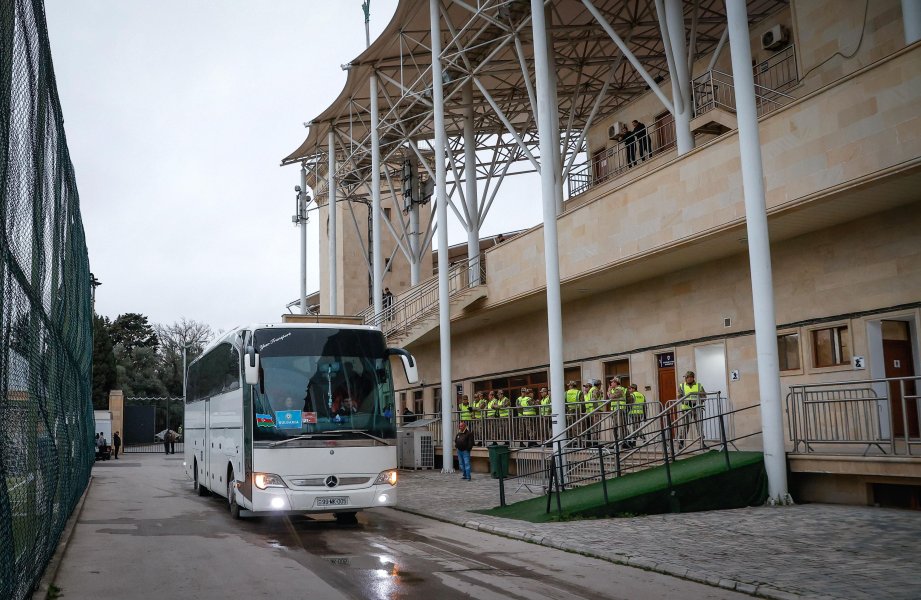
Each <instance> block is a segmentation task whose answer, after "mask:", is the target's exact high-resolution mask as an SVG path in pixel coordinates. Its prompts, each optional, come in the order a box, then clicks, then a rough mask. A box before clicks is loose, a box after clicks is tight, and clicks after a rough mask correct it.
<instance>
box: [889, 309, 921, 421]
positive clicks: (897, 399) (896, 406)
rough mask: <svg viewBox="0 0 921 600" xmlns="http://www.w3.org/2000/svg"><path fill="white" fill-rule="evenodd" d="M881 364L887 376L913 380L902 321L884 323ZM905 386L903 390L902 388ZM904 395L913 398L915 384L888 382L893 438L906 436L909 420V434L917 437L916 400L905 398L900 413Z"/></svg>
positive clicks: (909, 344)
mask: <svg viewBox="0 0 921 600" xmlns="http://www.w3.org/2000/svg"><path fill="white" fill-rule="evenodd" d="M883 332H884V333H883V361H885V363H886V377H912V376H914V374H915V362H914V357H913V356H912V352H911V337H910V334H909V331H908V323H906V322H904V321H883ZM887 332H893V333H894V335H892V337H894V338H900V339H886V337H887ZM903 386H904V387H903ZM903 389H904V391H905V395H906V396H914V395H915V389H916V388H915V382H913V381H906V382H904V384H903V385H899V382H896V381H892V382H890V383H889V406H890V407H891V414H892V431H893V434H894V435H895V436H896V437H903V436H904V435H905V425H906V423H905V421H906V420H907V421H908V435H909V436H910V437H913V438H916V437H918V434H919V432H918V401H917V399H915V398H906V400H905V412H904V413H903V411H902V390H903Z"/></svg>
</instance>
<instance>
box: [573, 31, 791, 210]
mask: <svg viewBox="0 0 921 600" xmlns="http://www.w3.org/2000/svg"><path fill="white" fill-rule="evenodd" d="M753 71H754V78H755V103H756V107H757V110H758V116H761V115H765V114H767V113H769V112H771V111H773V110H776V109H778V108H780V107H781V106H783V105H785V104H787V103H788V102H790V101H792V100H793V97H792V96H790V95H788V94H786V93H784V92H786V91H788V90H790V89H791V88H793V87H794V86H796V84H797V83H798V82H799V75H798V73H797V70H796V55H795V53H794V47H793V45H790V46H787V47H786V48H784V49H783V50H781V51H780V52H777V53H776V54H774V55H772V56H771V57H770V58H768V59H767V60H765V61H764V62H762V63H760V64H758V65H755V67H753ZM692 90H693V96H694V116H695V117H699V116H700V115H702V114H705V113H707V112H709V111H711V110H713V109H715V108H721V109H723V110H726V111H729V112H735V109H736V102H735V90H734V85H733V80H732V75H729V74H728V73H723V72H722V71H716V70H711V71H707V72H706V73H704V74H702V75H700V76H699V77H697V78H696V79H695V80H694V81H693V82H692ZM674 146H675V121H674V119H672V118H670V117H669V118H666V119H662V120H659V121H656V122H655V123H654V124H653V125H651V126H649V127H647V128H646V134H645V136H643V137H641V138H636V137H634V136H632V135H631V134H630V132H627V135H626V136H624V137H623V138H622V139H621V140H618V141H617V143H616V144H614V145H613V146H611V147H610V148H607V149H605V150H604V152H601V153H598V154H597V155H595V156H593V157H592V158H590V159H589V160H588V161H586V162H585V163H583V164H582V165H579V166H575V167H573V169H572V170H571V171H570V173H569V177H568V186H569V197H570V198H572V197H574V196H578V195H579V194H581V193H583V192H585V191H587V190H588V189H589V188H592V187H594V186H596V185H599V184H602V183H604V182H606V181H610V180H611V179H614V178H617V177H620V176H621V175H623V174H624V173H626V172H627V171H629V170H630V169H631V168H633V167H635V166H636V165H638V164H640V163H642V162H643V161H645V160H646V159H649V158H653V157H658V156H661V155H662V154H663V153H665V152H666V151H668V150H670V149H672V148H674Z"/></svg>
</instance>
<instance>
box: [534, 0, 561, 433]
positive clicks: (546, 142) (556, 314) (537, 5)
mask: <svg viewBox="0 0 921 600" xmlns="http://www.w3.org/2000/svg"><path fill="white" fill-rule="evenodd" d="M531 28H532V30H533V32H534V70H535V74H536V79H537V107H538V110H537V127H538V135H539V136H540V157H541V161H540V162H541V165H540V184H541V199H542V201H543V216H544V261H545V263H546V271H547V333H548V345H549V349H550V399H551V403H552V404H551V406H552V408H553V412H554V413H555V414H557V415H559V416H558V417H557V419H556V420H554V422H553V435H560V434H562V433H563V430H564V429H565V428H566V419H565V417H564V415H565V414H566V403H565V398H566V382H565V381H563V309H562V303H561V300H560V257H559V248H558V245H557V234H556V218H557V212H556V197H557V196H556V190H555V183H556V181H555V176H554V169H553V163H552V160H553V145H554V144H559V136H556V138H554V136H553V111H554V110H556V107H554V106H553V105H552V104H551V97H552V96H551V94H550V93H549V91H548V89H549V87H550V85H551V82H552V81H553V77H552V75H551V73H550V61H549V60H548V56H547V28H546V25H545V21H544V3H543V0H531Z"/></svg>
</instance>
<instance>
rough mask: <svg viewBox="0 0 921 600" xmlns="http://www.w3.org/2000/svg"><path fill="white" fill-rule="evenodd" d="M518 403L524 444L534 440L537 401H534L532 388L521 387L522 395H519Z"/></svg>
mask: <svg viewBox="0 0 921 600" xmlns="http://www.w3.org/2000/svg"><path fill="white" fill-rule="evenodd" d="M516 404H517V405H518V416H519V417H520V419H519V422H520V423H521V425H522V427H521V428H520V433H521V441H522V445H524V444H525V443H526V442H533V441H534V433H535V432H534V429H535V427H534V426H535V425H536V423H535V421H536V417H537V407H536V404H537V403H536V402H534V398H532V397H531V390H529V389H528V388H521V395H520V396H518V399H517V402H516Z"/></svg>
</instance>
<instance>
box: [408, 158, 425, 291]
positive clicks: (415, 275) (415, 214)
mask: <svg viewBox="0 0 921 600" xmlns="http://www.w3.org/2000/svg"><path fill="white" fill-rule="evenodd" d="M409 146H410V148H411V149H412V151H413V153H414V154H416V155H417V156H418V154H419V149H418V148H417V147H416V142H415V140H409ZM414 175H417V174H416V173H414ZM416 187H417V189H415V190H413V202H412V203H411V206H410V207H409V250H410V254H411V255H412V259H411V260H410V261H409V284H410V285H411V286H413V287H415V286H417V285H419V282H420V281H421V280H422V249H421V248H420V246H419V207H420V206H421V204H420V202H416V200H422V198H421V197H420V198H416V197H415V195H416V194H420V195H421V194H422V191H421V189H419V188H420V186H416Z"/></svg>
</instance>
